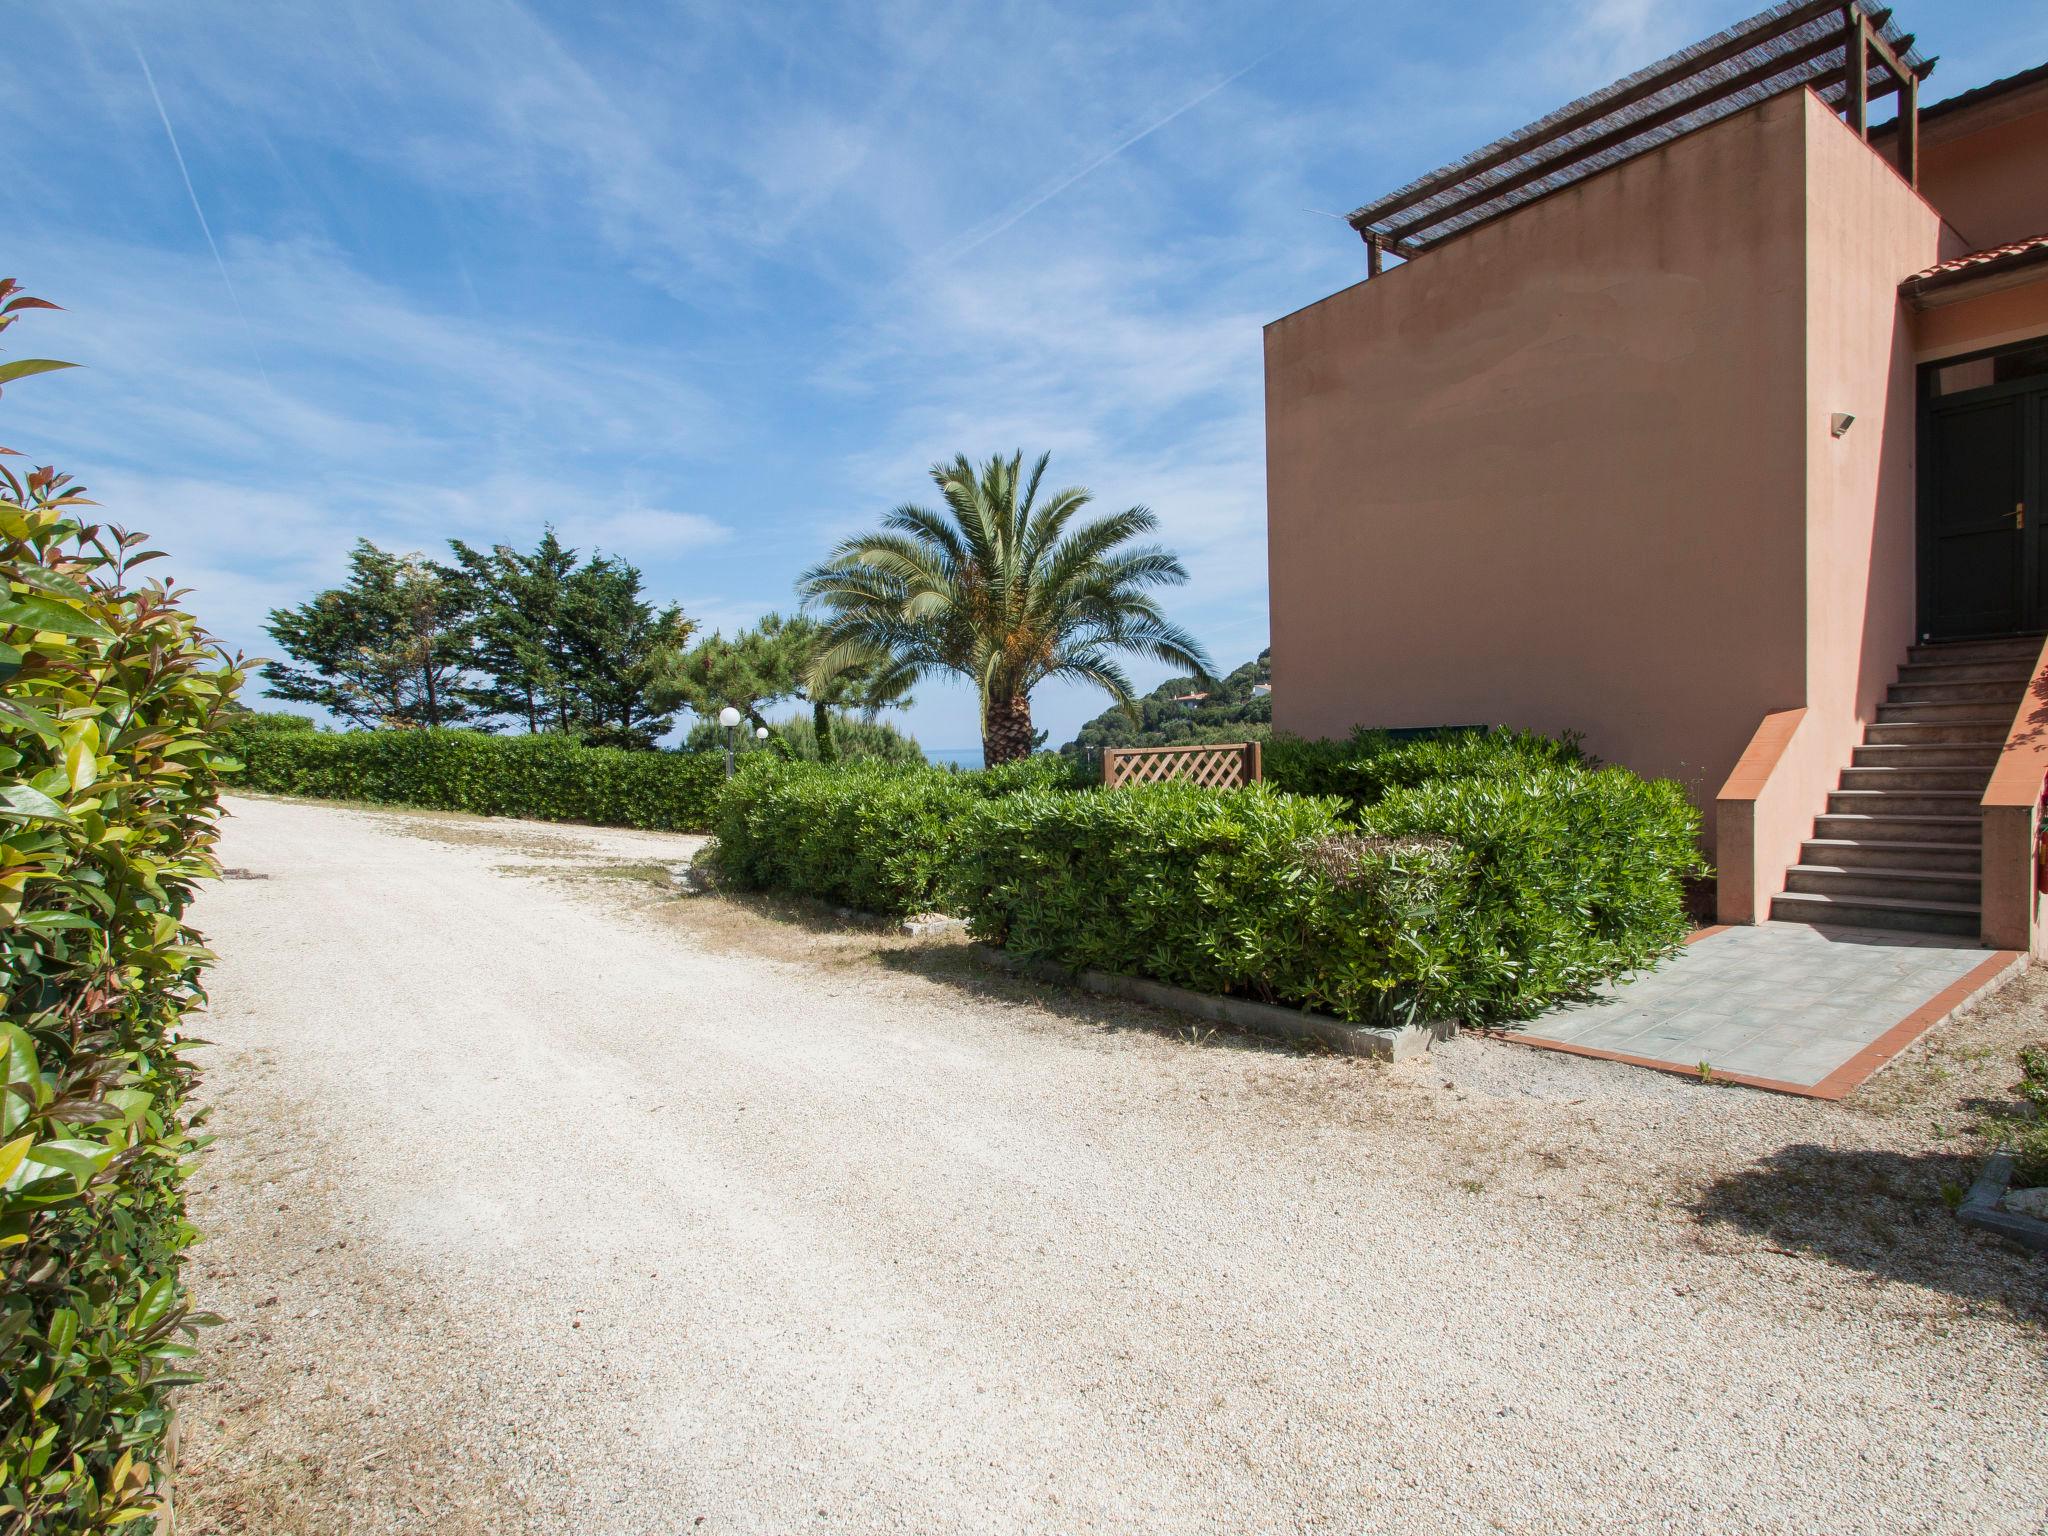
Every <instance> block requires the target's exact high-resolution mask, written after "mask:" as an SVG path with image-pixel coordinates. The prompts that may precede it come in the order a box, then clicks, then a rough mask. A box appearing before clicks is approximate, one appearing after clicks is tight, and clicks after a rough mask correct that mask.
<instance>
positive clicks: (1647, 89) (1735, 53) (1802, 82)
mask: <svg viewBox="0 0 2048 1536" xmlns="http://www.w3.org/2000/svg"><path fill="white" fill-rule="evenodd" d="M1934 62H1935V61H1934V60H1933V59H1931V58H1923V57H1922V56H1921V55H1920V54H1919V53H1918V51H1917V50H1916V49H1915V48H1914V46H1913V38H1912V36H1911V35H1910V34H1908V33H1904V32H1901V31H1900V30H1899V29H1898V27H1897V26H1896V25H1895V24H1894V23H1893V20H1892V13H1891V11H1890V10H1888V9H1885V8H1884V7H1882V6H1881V5H1880V4H1878V3H1877V0H1785V3H1783V4H1779V5H1775V6H1773V7H1772V8H1771V9H1770V10H1768V11H1765V12H1763V13H1762V14H1761V15H1758V16H1754V17H1751V18H1750V19H1749V20H1748V21H1745V22H1743V23H1741V24H1740V25H1738V26H1734V27H1731V28H1729V29H1728V30H1727V31H1725V32H1721V33H1718V34H1717V35H1715V36H1713V37H1710V38H1708V39H1706V40H1705V41H1704V42H1701V43H1696V44H1695V45H1693V46H1692V47H1691V48H1687V49H1685V50H1683V51H1682V52H1679V53H1676V54H1673V55H1672V56H1671V57H1670V58H1668V59H1665V60H1662V61H1661V62H1659V63H1656V64H1653V65H1651V66H1650V67H1649V68H1648V69H1644V70H1639V71H1638V72H1637V73H1635V74H1633V75H1630V76H1629V77H1628V78H1627V79H1625V80H1620V81H1617V82H1616V83H1615V84H1613V85H1610V86H1608V87H1607V88H1606V89H1605V90H1600V91H1595V92H1594V93H1593V94H1592V95H1590V96H1585V97H1581V98H1580V99H1579V100H1577V101H1575V102H1573V103H1571V104H1570V105H1569V106H1567V107H1564V108H1562V109H1560V110H1559V111H1557V112H1553V113H1552V114H1551V115H1550V116H1548V117H1546V118H1544V119H1543V120H1542V121H1540V122H1536V123H1532V124H1530V125H1529V126H1528V127H1527V128H1524V129H1522V130H1521V131H1520V132H1519V133H1512V134H1509V135H1508V136H1507V137H1506V138H1504V139H1500V140H1497V141H1496V142H1494V143H1492V144H1489V145H1488V146H1487V147H1486V148H1484V149H1482V150H1479V151H1478V152H1477V153H1475V154H1472V155H1468V156H1466V157H1465V158H1464V159H1463V160H1460V161H1458V162H1457V163H1455V164H1453V165H1447V166H1445V167H1444V168H1443V169H1442V170H1439V171H1433V172H1431V173H1430V174H1429V175H1427V176H1424V177H1422V178H1421V179H1420V180H1419V181H1414V182H1410V183H1409V184H1408V185H1407V186H1405V187H1403V188H1401V189H1400V190H1399V191H1398V192H1393V193H1389V194H1388V195H1387V196H1385V197H1383V198H1380V199H1379V200H1378V201H1377V202H1372V203H1367V204H1366V205H1365V206H1364V207H1363V208H1360V209H1358V210H1357V211H1356V212H1354V213H1352V214H1351V215H1350V216H1349V223H1350V224H1351V227H1352V228H1353V229H1355V230H1357V231H1358V233H1359V236H1360V237H1361V238H1362V239H1363V240H1364V241H1365V248H1366V265H1367V270H1368V273H1369V275H1371V276H1374V277H1377V276H1378V275H1379V273H1380V270H1381V267H1382V266H1383V264H1384V262H1385V258H1386V257H1387V255H1389V254H1390V253H1391V254H1393V255H1396V256H1400V257H1402V258H1404V259H1405V258H1407V257H1410V256H1418V255H1420V254H1421V253H1422V252H1424V251H1426V250H1428V249H1429V248H1430V247H1431V246H1434V245H1440V244H1442V243H1443V242H1444V241H1446V240H1449V239H1452V238H1453V237H1455V236H1457V235H1462V234H1464V233H1465V232H1466V231H1468V230H1471V229H1476V228H1478V227H1479V226H1480V225H1481V224H1485V223H1487V222H1489V221H1491V220H1493V219H1497V218H1500V217H1501V216H1502V215H1504V214H1507V213H1511V212H1513V211H1514V210H1515V209H1517V208H1519V207H1521V206H1523V205H1524V204H1525V203H1530V202H1534V201H1535V200H1536V199H1538V198H1540V197H1547V196H1548V195H1550V194H1551V193H1552V192H1557V191H1561V190H1563V189H1564V188H1565V187H1568V186H1571V185H1573V184H1574V183H1576V182H1579V181H1583V180H1584V179H1585V178H1586V177H1588V176H1591V175H1594V174H1596V173H1597V172H1599V171H1603V170H1606V169H1607V168H1608V167H1610V166H1614V165H1619V164H1621V163H1622V162H1623V161H1625V160H1629V159H1633V158H1634V157H1635V156H1637V155H1640V154H1643V153H1645V152H1647V151H1649V150H1652V149H1655V148H1656V147H1657V146H1658V145H1660V144H1666V143H1669V142H1670V141H1671V140H1672V139H1675V138H1679V137H1681V136H1682V135H1684V134H1688V133H1691V132H1692V131H1694V130H1695V129H1697V128H1703V127H1705V126H1706V125H1707V124H1709V123H1713V122H1718V121H1720V120H1721V119H1722V118H1724V117H1728V116H1731V115H1733V114H1734V113H1737V112H1741V111H1745V110H1747V109H1748V108H1750V107H1752V106H1755V105H1756V104H1757V103H1758V102H1760V101H1766V100H1769V99H1770V98H1771V97H1773V96H1779V95H1782V94H1784V93H1785V92H1787V91H1795V90H1799V89H1800V88H1802V87H1805V86H1811V87H1813V89H1814V90H1815V91H1816V92H1817V93H1818V94H1819V95H1820V97H1821V99H1822V100H1823V101H1825V102H1826V103H1827V104H1828V105H1829V106H1831V107H1833V108H1835V110H1837V111H1839V112H1840V113H1842V115H1843V117H1844V118H1845V119H1846V121H1847V122H1848V124H1849V126H1850V127H1851V128H1853V129H1854V130H1855V131H1856V133H1857V134H1858V135H1859V136H1861V137H1862V138H1863V139H1864V140H1865V141H1866V142H1868V140H1869V138H1870V108H1871V105H1872V103H1873V102H1876V101H1879V100H1881V99H1883V98H1884V97H1886V96H1889V95H1892V94H1895V93H1896V94H1897V96H1898V98H1899V106H1898V165H1899V172H1900V174H1901V175H1903V176H1904V177H1905V178H1906V180H1907V181H1908V182H1913V183H1915V184H1917V177H1918V170H1919V167H1918V158H1919V133H1918V123H1919V89H1920V82H1921V81H1922V80H1924V79H1926V78H1927V75H1928V73H1929V72H1930V71H1931V70H1932V69H1933V68H1934Z"/></svg>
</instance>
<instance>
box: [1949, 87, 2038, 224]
mask: <svg viewBox="0 0 2048 1536" xmlns="http://www.w3.org/2000/svg"><path fill="white" fill-rule="evenodd" d="M1920 190H1921V192H1922V193H1923V194H1924V195H1925V196H1926V198H1927V200H1928V201H1929V202H1931V203H1933V204H1934V206H1935V207H1937V208H1939V209H1940V210H1941V212H1942V217H1944V218H1945V219H1947V220H1948V221H1949V223H1951V224H1953V225H1954V226H1955V228H1956V232H1957V233H1958V234H1960V235H1961V236H1962V237H1963V243H1964V245H1965V247H1966V248H1967V249H1969V250H1973V251H1978V250H1983V249H1985V248H1986V247H1988V246H1993V245H2004V244H2006V243H2007V242H2008V241H2012V240H2025V239H2028V238H2029V237H2031V236H2034V235H2041V234H2048V85H2040V86H2034V87H2031V88H2030V89H2028V90H2027V91H2024V92H2022V93H2019V94H2018V95H2017V96H2015V97H2014V98H2012V99H2010V100H2006V101H2000V102H1995V103H1987V104H1986V105H1985V106H1984V107H1982V108H1979V109H1977V110H1975V111H1965V112H1960V113H1958V114H1957V115H1956V119H1955V121H1954V122H1952V123H1940V122H1939V121H1938V120H1937V122H1934V123H1929V124H1928V125H1927V129H1926V132H1925V133H1924V135H1923V138H1922V143H1921V146H1920Z"/></svg>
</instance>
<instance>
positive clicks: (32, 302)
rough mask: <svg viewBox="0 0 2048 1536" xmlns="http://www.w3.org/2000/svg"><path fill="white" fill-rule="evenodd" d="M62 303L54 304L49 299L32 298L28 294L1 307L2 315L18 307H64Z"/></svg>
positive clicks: (9, 313)
mask: <svg viewBox="0 0 2048 1536" xmlns="http://www.w3.org/2000/svg"><path fill="white" fill-rule="evenodd" d="M63 307H64V306H63V305H62V304H52V303H51V302H50V301H49V300H48V299H32V298H30V297H29V296H28V295H27V294H23V295H22V296H21V297H20V298H18V299H15V300H13V301H12V302H10V303H9V304H7V305H6V306H4V307H0V315H11V314H13V313H14V312H15V311H16V310H17V309H62V308H63Z"/></svg>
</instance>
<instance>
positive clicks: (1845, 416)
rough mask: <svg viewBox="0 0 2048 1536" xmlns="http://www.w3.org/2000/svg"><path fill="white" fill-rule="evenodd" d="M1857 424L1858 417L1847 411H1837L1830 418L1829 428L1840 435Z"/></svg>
mask: <svg viewBox="0 0 2048 1536" xmlns="http://www.w3.org/2000/svg"><path fill="white" fill-rule="evenodd" d="M1855 425H1856V418H1855V417H1854V416H1851V415H1850V414H1849V413H1848V412H1847V411H1837V412H1835V414H1834V415H1832V416H1830V417H1829V418H1828V430H1829V431H1830V432H1832V433H1834V434H1835V436H1837V437H1840V436H1842V435H1843V434H1844V433H1846V432H1847V431H1848V430H1849V429H1850V428H1851V427H1853V426H1855Z"/></svg>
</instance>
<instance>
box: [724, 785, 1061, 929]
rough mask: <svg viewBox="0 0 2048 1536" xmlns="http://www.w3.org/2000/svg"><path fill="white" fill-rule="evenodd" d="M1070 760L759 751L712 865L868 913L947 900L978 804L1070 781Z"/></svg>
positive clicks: (742, 879)
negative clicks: (918, 762)
mask: <svg viewBox="0 0 2048 1536" xmlns="http://www.w3.org/2000/svg"><path fill="white" fill-rule="evenodd" d="M1071 774H1072V769H1071V768H1070V767H1069V765H1068V764H1067V763H1066V762H1065V761H1064V760H1063V759H1060V758H1056V757H1047V756H1040V757H1033V758H1028V759H1026V760H1025V761H1023V762H1017V763H1005V764H1003V765H1002V766H1000V767H997V768H990V769H983V770H977V771H973V772H966V773H960V772H953V771H949V770H946V769H941V768H931V767H925V766H908V765H905V764H901V763H884V762H873V761H869V762H852V763H841V764H828V763H813V762H806V761H802V760H791V759H777V758H771V757H769V756H767V755H766V754H765V753H757V754H755V755H754V756H753V757H752V758H751V759H750V760H749V761H748V763H747V764H746V766H745V768H744V769H743V770H742V771H741V773H740V774H739V776H738V777H737V778H736V779H734V780H733V782H732V784H731V785H730V786H729V787H728V788H727V789H726V792H725V793H724V795H723V796H722V797H721V798H720V800H719V804H718V810H717V814H716V816H715V818H714V821H713V826H712V830H713V831H714V832H716V833H717V835H718V841H717V844H716V845H715V847H714V849H713V853H712V860H713V862H714V863H715V865H716V866H717V868H718V870H719V872H720V873H721V874H722V875H724V876H725V877H726V878H727V879H728V880H730V881H732V882H733V883H734V884H735V885H739V886H742V887H745V888H747V889H751V890H779V891H788V892H791V893H792V894H795V895H799V896H814V897H816V898H818V899H819V900H821V901H830V902H839V903H844V904H845V905H847V906H852V907H858V908H859V909H860V910H862V911H864V912H879V913H887V914H890V915H893V916H909V915H911V914H913V913H918V912H929V911H931V910H932V909H933V908H935V907H939V906H942V905H943V904H944V900H945V893H944V885H945V879H946V874H947V870H948V868H949V867H950V863H951V859H952V841H953V837H954V834H955V833H956V832H957V831H958V829H959V827H960V824H961V823H962V821H963V820H964V819H965V818H966V817H967V815H968V814H969V813H970V812H971V811H973V810H974V808H975V807H976V806H978V805H981V804H983V803H984V802H986V801H988V800H990V799H994V798H999V797H1002V796H1006V795H1011V794H1015V793H1017V792H1018V791H1020V790H1024V789H1032V788H1036V789H1041V790H1044V789H1049V788H1052V787H1056V786H1065V785H1067V784H1069V783H1071V782H1072V779H1071Z"/></svg>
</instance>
